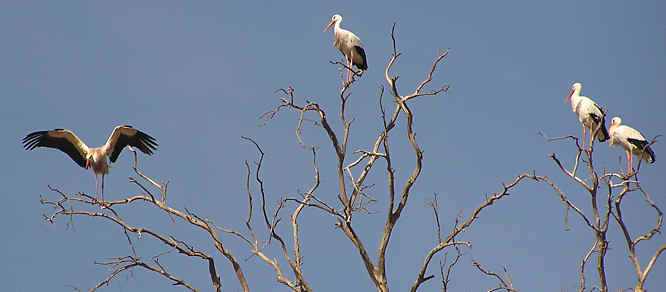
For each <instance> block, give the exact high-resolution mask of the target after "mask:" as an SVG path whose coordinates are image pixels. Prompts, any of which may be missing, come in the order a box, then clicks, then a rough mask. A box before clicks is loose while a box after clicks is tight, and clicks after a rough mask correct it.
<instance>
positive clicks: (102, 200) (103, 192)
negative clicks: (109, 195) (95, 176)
mask: <svg viewBox="0 0 666 292" xmlns="http://www.w3.org/2000/svg"><path fill="white" fill-rule="evenodd" d="M102 202H104V174H102ZM102 206H104V205H102Z"/></svg>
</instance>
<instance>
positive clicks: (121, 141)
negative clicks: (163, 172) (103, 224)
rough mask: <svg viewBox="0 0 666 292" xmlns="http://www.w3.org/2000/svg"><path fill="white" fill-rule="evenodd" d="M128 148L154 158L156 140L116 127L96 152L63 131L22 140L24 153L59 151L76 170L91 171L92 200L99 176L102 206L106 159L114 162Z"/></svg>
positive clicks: (140, 133) (48, 132) (137, 131)
mask: <svg viewBox="0 0 666 292" xmlns="http://www.w3.org/2000/svg"><path fill="white" fill-rule="evenodd" d="M127 145H130V146H134V147H137V148H139V150H141V151H142V152H143V153H146V154H148V155H151V154H153V150H155V149H156V148H157V142H156V141H155V138H153V137H151V136H150V135H148V134H146V133H144V132H141V131H139V130H136V129H134V128H132V126H117V127H116V128H115V129H113V133H111V136H109V139H108V140H107V141H106V144H104V145H103V146H100V147H97V148H88V146H87V145H86V144H85V143H83V141H81V140H80V139H79V137H77V136H76V135H74V133H73V132H72V131H70V130H65V129H55V130H52V131H37V132H32V133H30V134H28V135H26V136H25V138H23V147H25V149H26V150H32V149H35V148H37V147H48V148H56V149H60V151H62V152H65V153H67V155H69V157H70V158H72V160H74V162H76V164H78V165H79V166H81V167H83V168H85V169H88V167H92V170H93V173H94V175H95V197H97V194H98V193H97V190H98V189H99V181H98V180H97V175H98V174H101V175H102V203H101V204H102V206H103V203H104V175H105V174H108V173H109V165H108V164H107V162H106V157H107V156H108V157H109V159H111V162H116V159H118V155H120V152H121V151H122V150H123V148H125V146H127Z"/></svg>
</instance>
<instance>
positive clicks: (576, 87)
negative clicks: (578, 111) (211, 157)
mask: <svg viewBox="0 0 666 292" xmlns="http://www.w3.org/2000/svg"><path fill="white" fill-rule="evenodd" d="M582 86H583V85H582V84H580V83H579V82H576V83H574V84H573V85H571V91H570V92H569V95H567V98H566V99H564V101H565V102H568V101H569V99H571V96H572V95H573V94H574V92H576V91H578V92H580V88H581V87H582Z"/></svg>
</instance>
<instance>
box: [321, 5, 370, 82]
mask: <svg viewBox="0 0 666 292" xmlns="http://www.w3.org/2000/svg"><path fill="white" fill-rule="evenodd" d="M340 23H342V16H340V14H335V15H333V17H332V18H331V22H329V23H328V25H327V26H326V28H324V31H327V30H328V29H329V28H331V25H333V24H335V28H334V29H333V32H334V33H333V34H334V36H333V37H334V38H333V46H334V47H336V48H337V49H338V50H340V52H341V53H342V54H343V55H344V56H345V59H347V67H348V70H347V81H348V82H349V81H351V80H352V73H351V70H352V65H355V66H356V67H357V68H358V69H360V70H361V71H363V70H367V69H368V62H367V60H366V58H365V50H363V44H362V43H361V39H359V38H358V37H357V36H356V35H355V34H354V33H353V32H351V31H348V30H346V29H342V28H340Z"/></svg>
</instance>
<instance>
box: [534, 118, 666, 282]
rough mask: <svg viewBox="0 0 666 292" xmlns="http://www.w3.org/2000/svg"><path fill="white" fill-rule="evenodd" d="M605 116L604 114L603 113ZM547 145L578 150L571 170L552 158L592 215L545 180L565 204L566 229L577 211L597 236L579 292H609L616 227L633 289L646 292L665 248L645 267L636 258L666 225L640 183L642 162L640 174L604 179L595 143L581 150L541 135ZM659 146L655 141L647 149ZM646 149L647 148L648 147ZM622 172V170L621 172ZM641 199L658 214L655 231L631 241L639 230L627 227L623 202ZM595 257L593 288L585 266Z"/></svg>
mask: <svg viewBox="0 0 666 292" xmlns="http://www.w3.org/2000/svg"><path fill="white" fill-rule="evenodd" d="M604 114H605V113H604ZM601 126H602V124H599V125H598V126H597V128H596V129H595V131H594V133H593V135H592V136H591V137H596V134H597V131H599V129H600V128H601ZM541 135H542V136H543V137H544V138H546V139H547V140H548V141H571V142H572V144H574V145H575V146H576V155H575V157H574V159H573V163H572V164H573V166H572V168H571V170H569V169H568V168H567V167H565V166H564V164H563V162H562V161H561V160H560V159H559V158H558V157H557V156H556V155H555V154H554V153H553V154H550V155H549V157H550V158H551V159H552V160H553V162H554V163H555V164H556V165H557V167H558V168H559V169H560V170H561V171H562V173H564V175H565V176H567V177H568V178H570V179H571V180H572V181H573V182H574V183H575V184H577V185H578V186H580V189H582V190H583V191H584V193H586V194H587V196H588V199H589V203H590V209H591V214H586V213H585V212H583V209H582V208H579V207H577V206H576V205H575V204H574V203H573V201H572V200H570V199H569V196H567V195H566V194H565V193H564V192H563V191H562V190H561V188H559V187H558V186H556V185H555V184H553V183H552V182H551V181H550V180H549V179H548V178H543V180H542V181H543V182H545V183H546V184H548V185H549V186H550V187H551V188H552V189H553V190H554V191H555V193H556V194H557V195H558V196H559V197H560V200H561V201H562V203H563V204H564V207H565V210H566V213H565V225H567V229H568V213H569V210H574V212H575V213H576V214H578V215H579V217H580V218H581V220H583V222H585V226H587V227H588V228H589V229H590V231H591V232H592V233H593V234H594V238H595V239H594V242H593V243H592V246H591V247H590V249H589V250H588V251H587V252H586V253H585V255H584V256H583V258H582V259H581V262H580V266H579V269H578V271H579V277H580V278H579V286H578V291H579V292H583V291H586V289H587V291H592V290H599V291H602V292H607V291H609V289H610V288H609V287H608V283H607V279H606V269H607V266H606V262H605V259H606V255H607V253H608V252H609V241H608V239H607V233H608V230H609V228H613V227H617V228H619V229H620V232H621V233H622V234H623V235H624V239H625V247H626V248H627V252H628V254H629V259H630V260H631V262H632V264H633V266H634V269H635V272H636V276H637V277H636V284H635V286H634V288H633V290H634V291H636V292H642V291H644V289H643V286H644V284H645V280H646V279H647V276H648V274H649V272H650V270H651V269H652V267H653V265H654V263H655V262H656V261H657V260H658V259H659V256H660V255H661V253H662V252H663V251H664V250H665V249H666V244H664V245H661V247H659V248H658V249H657V250H656V251H654V253H653V255H652V257H651V258H650V260H649V261H648V263H647V265H646V266H641V263H640V262H639V260H638V257H637V256H636V248H637V246H638V244H639V243H641V242H642V241H647V240H650V239H652V238H653V236H654V235H655V234H656V233H658V232H659V231H660V230H661V226H662V223H663V213H662V211H661V210H660V209H659V207H658V206H657V205H655V203H654V201H652V199H651V198H650V196H649V195H648V193H647V192H646V191H645V190H644V189H643V188H642V187H641V183H640V181H639V179H638V173H639V170H640V162H639V164H638V167H637V170H636V171H632V172H630V173H622V172H621V171H617V172H613V171H608V170H603V172H602V173H601V175H600V174H599V171H598V170H597V169H596V167H595V164H594V155H593V154H594V139H590V143H589V147H587V148H581V146H580V144H579V143H578V142H579V141H578V138H577V137H574V136H564V137H555V138H548V137H546V136H545V135H544V134H541ZM655 142H656V137H655V139H653V140H652V142H651V143H650V144H649V145H647V146H650V145H651V144H653V143H655ZM647 146H646V147H647ZM618 169H621V168H618ZM581 172H583V174H582V175H585V173H586V174H587V175H589V178H587V179H586V178H584V177H582V175H581ZM632 193H633V194H634V195H640V196H642V197H643V199H644V201H645V203H646V204H647V207H649V208H650V209H652V210H653V211H654V212H655V213H656V222H655V225H654V227H653V228H651V229H650V230H649V231H647V232H646V233H644V234H640V235H638V236H636V237H635V238H632V236H631V233H632V232H631V231H632V230H635V229H637V228H639V227H640V226H627V224H625V222H624V219H623V218H622V208H621V207H622V199H623V198H625V197H626V196H628V195H630V194H632ZM611 218H612V219H614V221H615V223H617V225H616V226H615V225H613V224H612V222H611V221H612V220H611ZM593 256H594V258H596V274H597V276H598V282H597V283H595V284H592V285H589V284H587V283H586V279H585V274H584V272H585V266H586V264H587V263H588V262H589V261H590V260H591V258H592V257H593Z"/></svg>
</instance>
